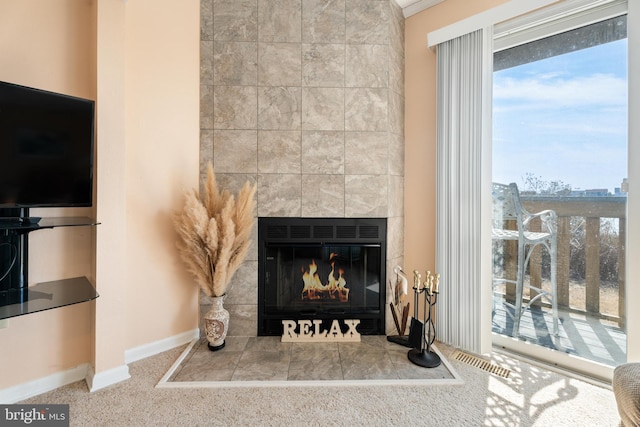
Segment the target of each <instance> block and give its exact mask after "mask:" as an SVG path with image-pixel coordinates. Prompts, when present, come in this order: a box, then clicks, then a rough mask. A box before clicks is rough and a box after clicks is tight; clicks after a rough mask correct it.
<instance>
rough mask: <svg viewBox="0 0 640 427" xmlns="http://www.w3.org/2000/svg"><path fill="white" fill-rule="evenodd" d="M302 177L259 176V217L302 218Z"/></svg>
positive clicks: (286, 175) (288, 175) (293, 175)
mask: <svg viewBox="0 0 640 427" xmlns="http://www.w3.org/2000/svg"><path fill="white" fill-rule="evenodd" d="M301 191H302V189H301V184H300V175H295V174H277V175H276V174H260V175H258V215H259V216H286V217H290V216H300V196H301Z"/></svg>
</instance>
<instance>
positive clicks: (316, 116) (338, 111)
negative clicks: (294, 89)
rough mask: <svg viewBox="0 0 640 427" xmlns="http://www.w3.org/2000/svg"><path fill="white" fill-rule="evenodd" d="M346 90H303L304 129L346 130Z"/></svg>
mask: <svg viewBox="0 0 640 427" xmlns="http://www.w3.org/2000/svg"><path fill="white" fill-rule="evenodd" d="M344 96H345V90H344V89H343V88H303V89H302V128H303V129H305V130H344V122H345V97H344Z"/></svg>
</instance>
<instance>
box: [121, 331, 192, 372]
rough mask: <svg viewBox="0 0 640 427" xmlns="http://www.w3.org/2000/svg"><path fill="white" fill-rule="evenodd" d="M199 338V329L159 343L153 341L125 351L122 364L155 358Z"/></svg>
mask: <svg viewBox="0 0 640 427" xmlns="http://www.w3.org/2000/svg"><path fill="white" fill-rule="evenodd" d="M199 337H200V329H198V328H195V329H192V330H190V331H187V332H183V333H181V334H178V335H174V336H172V337H168V338H164V339H161V340H159V341H155V342H152V343H149V344H143V345H141V346H138V347H135V348H132V349H129V350H126V351H125V352H124V363H126V364H129V363H132V362H137V361H138V360H142V359H146V358H147V357H151V356H155V355H156V354H158V353H162V352H163V351H167V350H171V349H172V348H176V347H178V346H181V345H184V344H188V343H190V342H191V341H193V340H194V339H197V338H199Z"/></svg>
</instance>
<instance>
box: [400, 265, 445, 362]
mask: <svg viewBox="0 0 640 427" xmlns="http://www.w3.org/2000/svg"><path fill="white" fill-rule="evenodd" d="M413 275H414V280H413V291H414V294H413V300H414V304H413V313H414V314H413V318H412V319H411V329H410V330H409V344H410V345H411V347H413V348H412V349H411V350H409V353H408V354H407V357H408V358H409V360H410V361H411V362H412V363H414V364H416V365H418V366H422V367H424V368H435V367H436V366H440V363H441V362H442V361H441V360H440V356H438V355H437V354H436V353H435V352H433V351H432V350H431V347H432V345H433V342H434V341H435V339H436V328H435V323H434V319H433V309H434V307H435V305H436V302H437V300H438V284H439V282H440V275H439V274H436V275H432V274H431V272H430V271H427V278H426V280H425V282H424V283H423V284H421V283H420V281H421V275H420V273H419V272H418V271H417V270H416V271H414V272H413ZM420 297H422V298H423V307H424V311H423V317H422V319H423V320H422V321H420V320H419V319H418V316H419V313H418V303H419V298H420Z"/></svg>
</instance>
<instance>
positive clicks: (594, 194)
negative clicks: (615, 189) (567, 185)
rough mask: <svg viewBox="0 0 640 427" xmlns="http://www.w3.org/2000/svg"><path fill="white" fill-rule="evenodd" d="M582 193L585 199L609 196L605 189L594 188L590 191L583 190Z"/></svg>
mask: <svg viewBox="0 0 640 427" xmlns="http://www.w3.org/2000/svg"><path fill="white" fill-rule="evenodd" d="M584 192H585V196H587V197H607V196H608V195H609V190H607V189H606V188H594V189H591V190H584Z"/></svg>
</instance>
